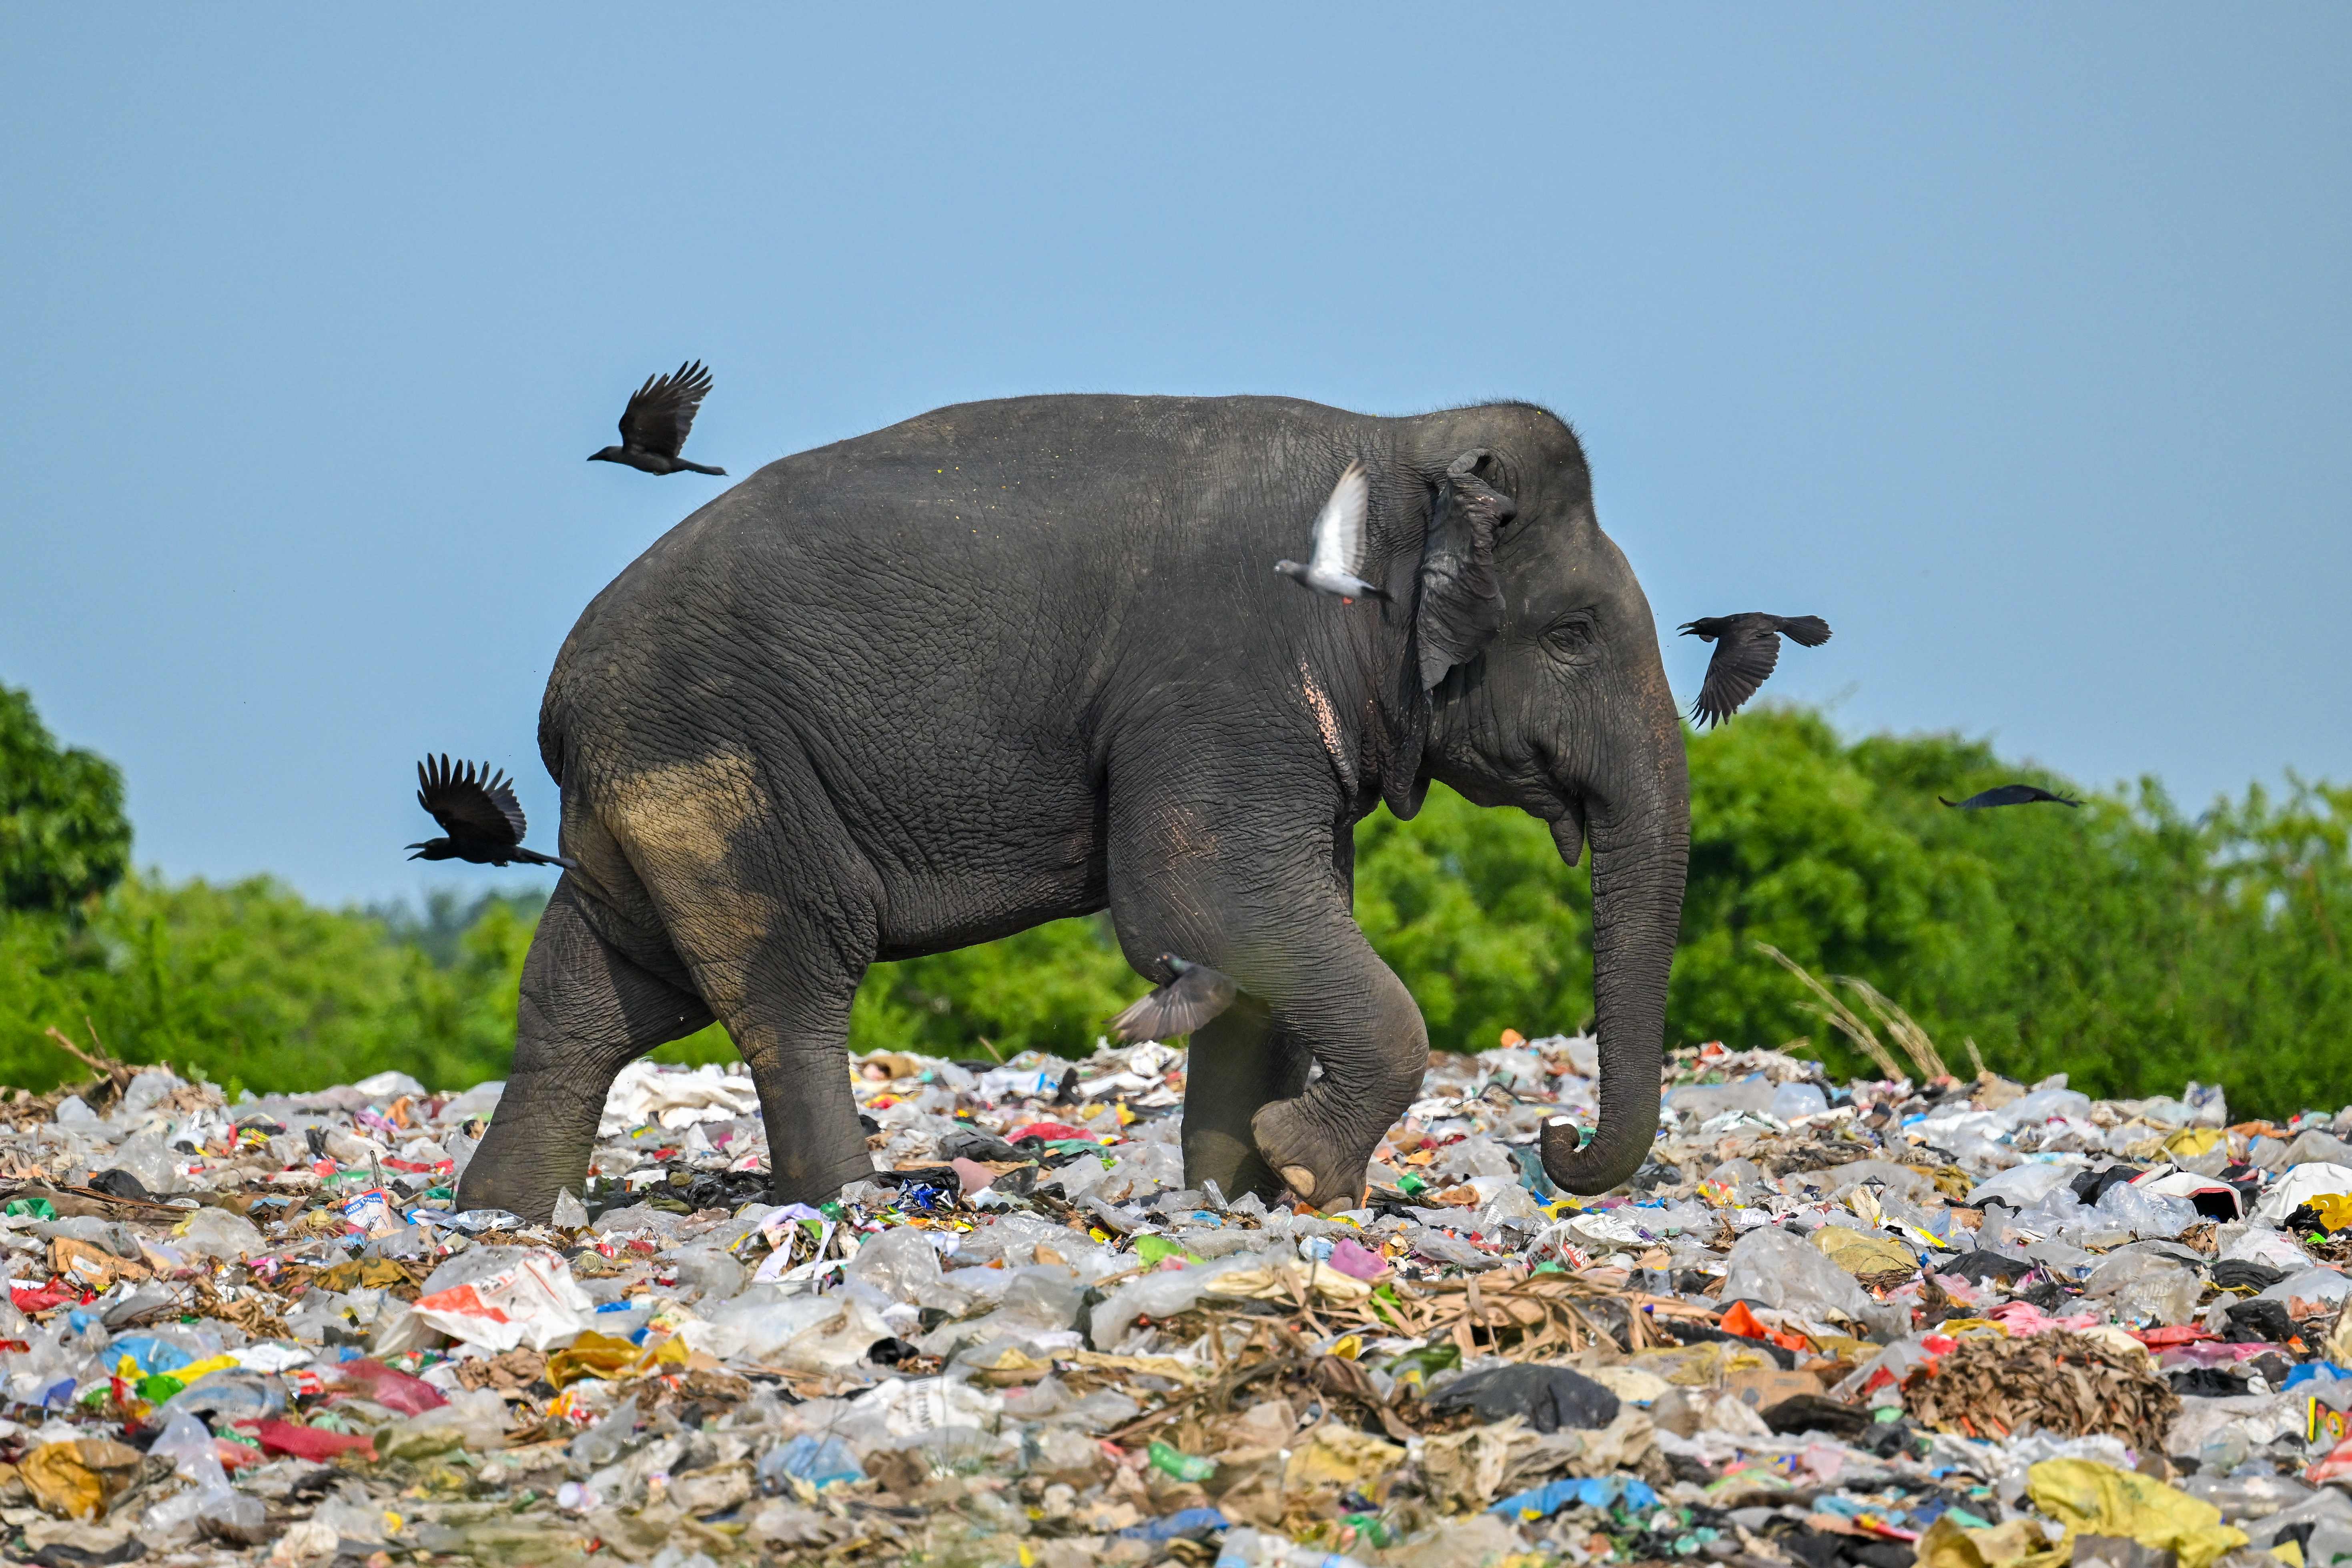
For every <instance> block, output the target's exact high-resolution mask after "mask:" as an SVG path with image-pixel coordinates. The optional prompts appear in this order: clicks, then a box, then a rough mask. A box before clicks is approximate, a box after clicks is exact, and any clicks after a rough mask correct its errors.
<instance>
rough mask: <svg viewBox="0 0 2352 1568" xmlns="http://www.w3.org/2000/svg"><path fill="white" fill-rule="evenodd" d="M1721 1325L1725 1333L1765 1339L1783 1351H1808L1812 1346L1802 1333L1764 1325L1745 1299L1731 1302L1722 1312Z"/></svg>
mask: <svg viewBox="0 0 2352 1568" xmlns="http://www.w3.org/2000/svg"><path fill="white" fill-rule="evenodd" d="M1722 1327H1723V1331H1724V1332H1725V1333H1727V1334H1738V1336H1739V1337H1740V1338H1741V1339H1743V1340H1767V1341H1769V1342H1771V1343H1773V1344H1776V1345H1779V1346H1780V1348H1781V1349H1782V1350H1784V1351H1810V1350H1811V1349H1812V1348H1813V1342H1812V1341H1811V1340H1809V1339H1807V1338H1806V1337H1805V1336H1804V1335H1802V1334H1800V1333H1794V1332H1791V1331H1789V1330H1787V1329H1774V1328H1768V1327H1766V1326H1765V1324H1764V1323H1763V1321H1761V1320H1759V1318H1758V1317H1757V1316H1756V1314H1755V1313H1753V1312H1751V1311H1749V1310H1748V1303H1747V1302H1745V1301H1734V1302H1733V1303H1732V1304H1731V1308H1730V1310H1728V1311H1727V1312H1725V1313H1724V1314H1723V1324H1722Z"/></svg>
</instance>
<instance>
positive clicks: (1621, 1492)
mask: <svg viewBox="0 0 2352 1568" xmlns="http://www.w3.org/2000/svg"><path fill="white" fill-rule="evenodd" d="M1620 1498H1622V1499H1623V1500H1624V1505H1625V1506H1626V1507H1627V1508H1629V1509H1646V1508H1655V1507H1656V1506H1657V1504H1658V1494H1657V1493H1656V1492H1654V1491H1653V1490H1651V1489H1650V1487H1649V1486H1648V1484H1647V1483H1645V1482H1643V1481H1629V1480H1625V1479H1621V1478H1619V1477H1616V1476H1586V1477H1580V1478H1571V1479H1564V1480H1557V1481H1548V1482H1546V1483H1545V1484H1544V1485H1542V1486H1539V1487H1538V1488H1536V1489H1534V1490H1532V1491H1524V1492H1514V1493H1512V1494H1511V1495H1510V1496H1509V1497H1507V1498H1505V1499H1503V1500H1501V1501H1500V1502H1498V1503H1496V1504H1495V1505H1494V1506H1493V1507H1492V1508H1490V1509H1488V1510H1486V1511H1487V1512H1488V1513H1499V1514H1503V1515H1505V1516H1507V1517H1510V1518H1517V1519H1549V1518H1550V1517H1551V1516H1552V1515H1553V1514H1556V1513H1558V1512H1559V1510H1561V1509H1564V1508H1608V1507H1610V1506H1611V1505H1612V1504H1614V1503H1615V1502H1617V1501H1618V1500H1619V1499H1620Z"/></svg>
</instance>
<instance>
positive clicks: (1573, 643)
mask: <svg viewBox="0 0 2352 1568" xmlns="http://www.w3.org/2000/svg"><path fill="white" fill-rule="evenodd" d="M1599 642H1600V628H1599V627H1598V626H1595V625H1594V624H1593V619H1592V616H1591V613H1590V612H1588V611H1582V610H1580V611H1578V612H1577V613H1575V614H1574V615H1569V616H1561V617H1560V618H1559V619H1558V620H1556V621H1554V622H1553V623H1552V624H1551V625H1550V626H1547V627H1546V628H1544V634H1543V645H1544V647H1546V648H1547V649H1549V651H1550V652H1551V654H1552V655H1553V656H1554V657H1555V658H1563V659H1581V658H1586V657H1587V656H1589V655H1590V654H1591V652H1592V650H1593V648H1594V647H1596V646H1597V645H1598V644H1599Z"/></svg>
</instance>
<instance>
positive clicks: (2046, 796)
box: [1936, 784, 2083, 811]
mask: <svg viewBox="0 0 2352 1568" xmlns="http://www.w3.org/2000/svg"><path fill="white" fill-rule="evenodd" d="M1936 798H1937V800H1944V797H1943V796H1942V795H1937V797H1936ZM2037 800H2051V801H2056V802H2057V803H2058V804H2059V805H2082V804H2083V803H2082V802H2081V801H2079V800H2069V799H2067V798H2066V797H2065V796H2064V795H2052V794H2051V793H2050V792H2049V791H2048V790H2046V789H2036V788H2034V787H2033V786H2032V784H2001V785H2000V786H1998V787H1996V788H1993V789H1989V790H1982V791H1979V793H1977V794H1975V795H1970V796H1969V798H1968V799H1966V800H1944V804H1945V805H1948V806H1950V807H1952V808H1953V809H1954V810H1955V811H1982V810H1983V809H1984V808H1985V807H1986V806H1989V805H2032V804H2033V803H2034V802H2035V801H2037Z"/></svg>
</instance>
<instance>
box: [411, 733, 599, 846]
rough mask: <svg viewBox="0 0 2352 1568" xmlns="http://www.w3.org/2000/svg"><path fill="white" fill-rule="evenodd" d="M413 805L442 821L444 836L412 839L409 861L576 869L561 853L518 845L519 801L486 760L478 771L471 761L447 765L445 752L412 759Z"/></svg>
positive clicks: (520, 830) (520, 828) (520, 826)
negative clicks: (418, 841) (414, 841)
mask: <svg viewBox="0 0 2352 1568" xmlns="http://www.w3.org/2000/svg"><path fill="white" fill-rule="evenodd" d="M416 804H417V805H421V806H423V807H424V808H425V811H426V812H427V813H428V814H430V815H431V816H432V818H433V820H434V821H436V822H437V823H439V824H440V825H441V831H442V832H444V833H446V834H447V835H448V837H446V838H428V839H426V840H425V842H424V843H422V844H411V845H409V846H408V847H409V848H411V849H414V850H415V851H416V853H415V854H414V855H411V856H410V857H409V858H410V859H411V860H470V861H472V862H473V863H474V864H475V865H477V866H503V865H505V864H507V863H508V862H509V861H517V862H520V864H522V865H525V866H561V867H562V868H564V869H565V870H567V871H576V870H578V869H579V868H580V864H579V862H578V861H576V860H567V859H565V858H563V857H562V856H561V855H542V854H541V853H540V852H539V851H538V850H536V849H526V848H524V847H522V834H523V819H522V804H521V803H520V801H518V800H516V799H515V792H514V784H513V782H512V781H511V780H509V778H508V777H507V776H506V775H505V774H504V773H494V772H492V771H491V769H490V765H489V763H483V764H482V770H481V772H479V773H476V772H475V771H474V764H473V763H458V764H457V766H455V767H452V766H450V764H449V758H448V756H447V754H446V753H444V754H443V755H441V756H438V757H427V758H425V760H424V761H423V762H421V763H417V764H416Z"/></svg>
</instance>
